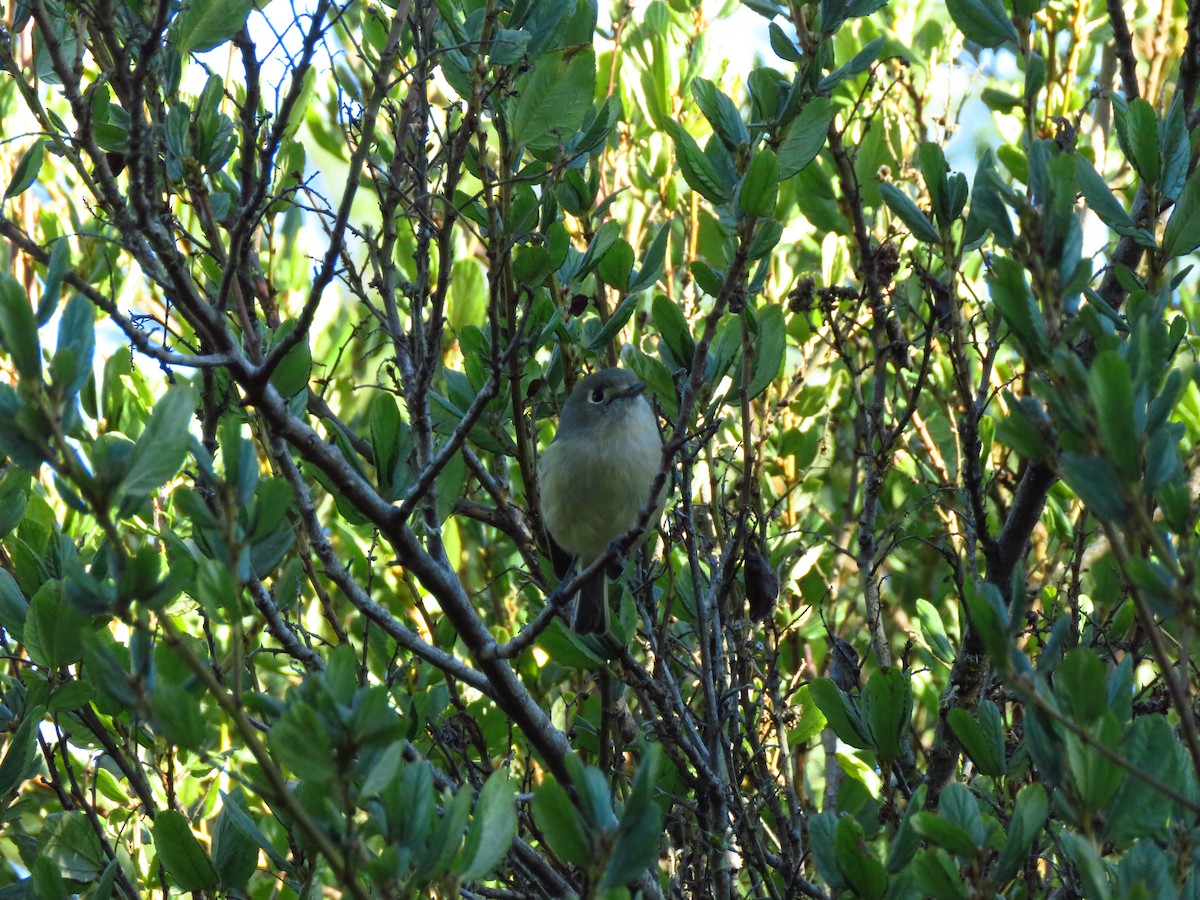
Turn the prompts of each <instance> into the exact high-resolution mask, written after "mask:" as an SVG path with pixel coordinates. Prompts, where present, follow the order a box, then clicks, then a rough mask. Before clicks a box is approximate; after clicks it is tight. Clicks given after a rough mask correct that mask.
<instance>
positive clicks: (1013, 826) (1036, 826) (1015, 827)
mask: <svg viewBox="0 0 1200 900" xmlns="http://www.w3.org/2000/svg"><path fill="white" fill-rule="evenodd" d="M1048 811H1049V801H1048V800H1047V798H1046V789H1045V788H1044V787H1042V786H1041V785H1040V784H1038V783H1037V782H1034V783H1033V784H1027V785H1025V786H1024V787H1023V788H1021V790H1020V792H1019V793H1018V794H1017V802H1016V803H1015V804H1014V806H1013V814H1012V819H1011V820H1010V821H1009V823H1008V837H1007V839H1006V840H1005V842H1004V849H1003V850H1002V851H1001V853H1000V858H999V859H998V860H997V861H996V867H995V869H993V871H992V879H993V880H994V881H995V882H996V884H998V885H1004V884H1007V883H1008V882H1009V881H1011V880H1012V879H1013V878H1015V877H1016V876H1017V873H1018V872H1020V871H1021V867H1022V866H1023V865H1024V864H1025V860H1026V858H1027V857H1028V856H1029V851H1030V850H1031V849H1032V848H1033V842H1034V840H1035V839H1036V838H1037V834H1038V831H1040V830H1041V827H1042V825H1043V824H1044V823H1045V821H1046V813H1047V812H1048Z"/></svg>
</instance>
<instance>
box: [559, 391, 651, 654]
mask: <svg viewBox="0 0 1200 900" xmlns="http://www.w3.org/2000/svg"><path fill="white" fill-rule="evenodd" d="M645 390H646V385H645V383H644V382H641V381H639V380H638V378H637V376H636V375H634V374H633V373H632V372H627V371H625V370H624V369H601V370H600V371H599V372H595V373H593V374H591V375H588V376H587V377H586V378H584V379H583V380H582V381H580V382H579V384H577V385H576V386H575V390H573V391H572V392H571V396H570V397H568V398H567V402H566V403H565V404H564V405H563V408H562V414H561V415H560V416H559V422H558V432H557V434H555V435H554V440H553V441H552V442H551V443H550V446H549V447H547V448H546V451H545V452H544V453H543V454H542V458H541V461H540V463H539V465H538V477H539V481H540V485H541V495H542V499H541V510H542V521H543V522H544V523H545V525H546V530H547V531H548V532H549V533H550V537H551V538H553V539H554V541H555V542H556V543H557V544H558V545H559V546H560V547H562V548H563V549H564V550H566V551H567V552H568V553H570V554H573V555H574V556H575V558H576V559H577V560H578V562H579V565H580V566H585V567H586V566H587V565H589V564H591V563H592V562H593V561H594V560H595V559H596V558H597V557H599V556H601V555H603V554H604V552H605V551H606V550H608V546H609V544H611V543H612V542H613V541H614V540H615V539H617V538H619V537H621V536H622V535H623V534H625V533H626V532H627V531H629V529H631V528H632V527H633V526H634V524H635V523H636V522H637V517H638V513H640V512H641V511H642V509H643V508H644V507H645V506H646V504H647V502H648V501H649V499H650V488H651V487H653V485H654V479H655V476H657V475H658V467H659V464H660V462H661V459H662V439H661V438H660V437H659V433H658V422H657V420H656V419H655V416H654V411H653V410H652V409H651V408H650V404H649V403H648V402H647V401H646V398H645V397H644V396H643V395H642V394H643V392H644V391H645ZM659 515H661V508H660V510H659ZM656 524H657V521H656V519H651V521H650V525H649V528H653V527H654V526H655V525H656ZM649 528H648V529H647V530H649ZM607 587H608V579H607V577H606V574H605V572H604V571H603V570H601V571H599V572H597V573H595V575H593V576H592V577H591V578H589V579H588V580H587V581H586V582H585V583H584V584H583V586H582V587H581V588H580V590H579V597H578V601H577V603H576V605H575V618H574V620H573V622H572V625H573V627H574V629H575V631H576V632H578V633H579V634H596V633H603V632H605V631H607V630H608V596H607Z"/></svg>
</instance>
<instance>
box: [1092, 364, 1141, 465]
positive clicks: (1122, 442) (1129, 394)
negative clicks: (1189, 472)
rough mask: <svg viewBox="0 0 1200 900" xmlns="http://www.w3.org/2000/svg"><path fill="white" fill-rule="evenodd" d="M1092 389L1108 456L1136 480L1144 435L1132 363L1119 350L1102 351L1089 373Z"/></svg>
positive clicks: (1093, 402) (1093, 401)
mask: <svg viewBox="0 0 1200 900" xmlns="http://www.w3.org/2000/svg"><path fill="white" fill-rule="evenodd" d="M1088 388H1089V390H1090V392H1091V395H1092V405H1093V406H1094V408H1095V410H1096V418H1097V419H1098V420H1099V423H1100V437H1101V438H1102V439H1103V440H1104V444H1105V447H1106V449H1107V450H1108V459H1109V460H1110V461H1111V462H1112V463H1113V464H1114V465H1115V466H1116V469H1117V472H1119V473H1120V475H1121V477H1122V478H1124V479H1125V481H1126V482H1133V481H1135V480H1136V479H1137V477H1138V474H1139V472H1140V468H1141V466H1140V461H1141V435H1140V434H1139V433H1138V429H1137V426H1136V424H1135V422H1134V415H1133V379H1132V377H1131V375H1130V372H1129V364H1128V363H1127V362H1126V361H1125V360H1124V358H1122V357H1121V356H1119V355H1118V354H1117V353H1116V352H1115V351H1112V350H1106V351H1104V352H1103V353H1100V354H1099V355H1098V356H1097V357H1096V359H1095V361H1094V362H1093V363H1092V368H1091V370H1090V371H1089V372H1088Z"/></svg>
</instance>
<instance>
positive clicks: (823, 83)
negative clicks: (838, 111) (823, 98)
mask: <svg viewBox="0 0 1200 900" xmlns="http://www.w3.org/2000/svg"><path fill="white" fill-rule="evenodd" d="M882 49H883V38H881V37H878V38H875V40H873V41H870V42H869V43H867V44H866V45H865V46H864V47H863V48H862V49H861V50H859V51H858V53H856V54H854V56H853V57H852V58H851V60H850V61H849V62H848V63H846V64H845V65H844V66H842V67H841V68H839V69H835V70H834V71H832V72H830V73H829V74H828V75H826V76H825V77H824V78H822V79H821V80H820V81H819V82H817V90H818V91H832V90H833V89H834V88H835V87H837V86H838V85H839V84H841V83H842V82H843V81H846V80H847V79H850V78H853V77H854V76H855V75H861V74H862V73H863V72H865V71H867V69H869V68H871V66H872V65H874V63H875V60H876V59H878V57H879V51H880V50H882Z"/></svg>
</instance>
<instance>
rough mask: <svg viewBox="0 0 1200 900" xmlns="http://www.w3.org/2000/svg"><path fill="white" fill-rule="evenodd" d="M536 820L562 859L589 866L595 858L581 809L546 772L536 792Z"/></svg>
mask: <svg viewBox="0 0 1200 900" xmlns="http://www.w3.org/2000/svg"><path fill="white" fill-rule="evenodd" d="M533 821H534V824H536V825H537V827H538V830H539V831H541V833H542V835H543V836H544V837H545V838H546V841H547V843H549V844H550V849H551V850H552V851H554V854H555V855H556V856H557V857H558V858H559V859H561V860H562V861H563V862H565V863H569V864H570V865H573V866H586V865H588V864H589V863H591V862H592V861H593V860H594V859H595V854H594V852H593V850H592V841H591V838H589V837H588V832H587V828H586V826H585V825H584V824H583V818H582V817H581V816H580V815H579V810H577V809H576V808H575V805H574V804H573V803H571V798H570V797H569V796H568V795H567V792H566V791H565V790H563V788H562V786H561V785H560V784H559V783H558V782H557V781H555V780H554V778H553V776H549V775H548V776H546V780H545V781H543V782H542V785H541V787H539V788H538V789H537V792H536V793H535V794H534V795H533Z"/></svg>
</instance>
